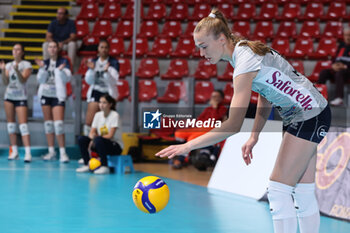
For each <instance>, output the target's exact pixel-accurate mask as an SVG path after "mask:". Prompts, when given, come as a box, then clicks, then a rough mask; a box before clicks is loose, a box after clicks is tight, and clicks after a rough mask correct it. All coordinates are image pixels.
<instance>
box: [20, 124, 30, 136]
mask: <svg viewBox="0 0 350 233" xmlns="http://www.w3.org/2000/svg"><path fill="white" fill-rule="evenodd" d="M19 131H20V132H21V135H22V136H26V135H29V129H28V124H27V123H23V124H20V125H19Z"/></svg>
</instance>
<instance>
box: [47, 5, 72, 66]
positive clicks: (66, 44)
mask: <svg viewBox="0 0 350 233" xmlns="http://www.w3.org/2000/svg"><path fill="white" fill-rule="evenodd" d="M68 17H69V13H68V10H67V9H66V8H64V7H61V8H58V10H57V18H56V19H54V20H53V21H52V22H51V23H50V24H49V27H48V29H47V32H46V42H44V43H43V57H44V60H46V59H48V58H49V54H48V51H47V48H48V44H49V42H51V41H57V42H58V51H61V50H65V51H68V57H69V59H70V60H71V62H72V66H73V67H74V62H75V56H76V52H77V45H76V41H75V40H76V28H75V24H74V21H73V20H70V19H69V18H68Z"/></svg>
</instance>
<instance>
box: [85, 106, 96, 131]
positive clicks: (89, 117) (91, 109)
mask: <svg viewBox="0 0 350 233" xmlns="http://www.w3.org/2000/svg"><path fill="white" fill-rule="evenodd" d="M99 110H100V108H99V106H98V102H90V103H88V106H87V110H86V115H85V125H84V135H85V136H89V133H90V130H91V124H92V121H93V119H94V116H95V113H96V112H98V111H99Z"/></svg>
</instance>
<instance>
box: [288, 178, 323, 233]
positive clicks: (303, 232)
mask: <svg viewBox="0 0 350 233" xmlns="http://www.w3.org/2000/svg"><path fill="white" fill-rule="evenodd" d="M293 197H294V204H295V206H296V208H297V216H298V221H299V229H300V233H318V232H319V228H320V211H319V208H318V203H317V199H316V195H315V183H307V184H304V183H298V184H297V185H296V187H295V189H294V193H293Z"/></svg>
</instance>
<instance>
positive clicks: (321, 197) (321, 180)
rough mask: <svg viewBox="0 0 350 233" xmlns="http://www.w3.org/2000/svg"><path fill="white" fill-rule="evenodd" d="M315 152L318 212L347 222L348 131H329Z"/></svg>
mask: <svg viewBox="0 0 350 233" xmlns="http://www.w3.org/2000/svg"><path fill="white" fill-rule="evenodd" d="M317 151H318V152H317V171H316V187H317V189H316V195H317V198H318V203H319V207H320V211H321V213H322V214H325V215H328V216H332V217H337V218H341V219H344V220H348V221H350V163H349V159H350V128H335V127H331V128H330V130H329V132H328V134H327V136H326V137H325V138H324V139H323V141H322V142H321V143H320V145H319V146H318V150H317Z"/></svg>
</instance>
